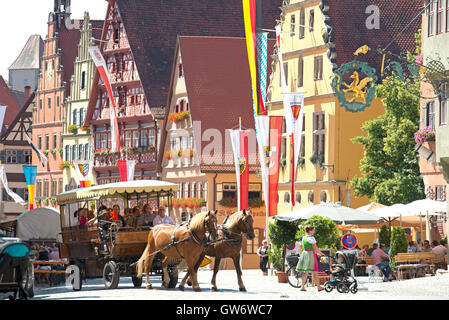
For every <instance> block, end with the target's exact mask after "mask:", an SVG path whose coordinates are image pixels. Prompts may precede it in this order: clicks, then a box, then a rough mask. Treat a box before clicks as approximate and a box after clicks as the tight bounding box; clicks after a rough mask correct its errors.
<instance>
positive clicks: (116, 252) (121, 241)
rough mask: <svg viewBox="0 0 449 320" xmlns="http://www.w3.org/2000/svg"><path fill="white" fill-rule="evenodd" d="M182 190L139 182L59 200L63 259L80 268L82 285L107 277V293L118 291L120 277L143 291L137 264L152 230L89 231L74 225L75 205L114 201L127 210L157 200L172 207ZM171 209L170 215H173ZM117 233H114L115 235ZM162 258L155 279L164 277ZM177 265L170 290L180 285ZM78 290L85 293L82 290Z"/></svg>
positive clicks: (71, 194)
mask: <svg viewBox="0 0 449 320" xmlns="http://www.w3.org/2000/svg"><path fill="white" fill-rule="evenodd" d="M178 190H179V186H178V185H177V184H173V183H168V182H165V181H160V180H137V181H128V182H117V183H110V184H104V185H99V186H93V187H88V188H81V189H75V190H71V191H67V192H64V193H61V194H60V195H58V196H57V201H58V204H59V205H60V212H61V230H62V243H60V256H61V258H68V259H69V260H70V264H71V265H76V266H77V267H78V268H79V270H80V274H81V281H80V283H82V280H84V279H87V278H96V277H103V280H104V284H105V287H106V288H107V289H115V288H117V286H118V284H119V281H120V276H130V277H132V281H133V284H134V286H136V287H140V286H141V284H142V278H137V277H136V268H135V265H134V263H135V262H136V261H137V260H138V259H139V258H140V256H141V255H142V253H143V251H144V249H145V246H146V243H147V238H148V233H149V231H150V227H141V228H137V229H136V228H123V227H121V228H119V227H117V226H116V225H115V224H114V223H111V225H110V227H109V231H105V230H103V229H102V228H101V227H99V226H95V227H87V226H77V225H71V220H72V219H71V218H70V214H72V213H71V212H70V211H71V210H73V208H71V207H70V206H71V205H74V204H75V207H76V204H77V205H78V206H79V207H80V208H81V207H87V208H89V206H90V205H91V204H92V203H93V202H95V206H96V208H98V207H99V206H100V204H101V203H102V202H103V201H106V200H111V199H115V200H117V199H121V200H123V204H124V207H125V208H127V207H128V206H129V203H130V202H131V201H134V202H136V201H145V200H146V201H149V200H156V201H157V206H159V203H160V199H162V198H164V197H165V198H168V200H169V204H170V203H172V201H171V199H172V197H173V194H174V192H176V191H178ZM170 207H171V206H170V205H169V215H170V211H171V210H170ZM112 230H114V231H112ZM162 257H163V256H162V255H161V254H159V255H156V257H155V262H154V263H153V268H152V275H162V268H161V260H162ZM176 265H177V263H172V264H170V266H169V275H170V287H175V286H176V284H177V281H178V272H177V267H176ZM74 290H81V286H80V287H77V288H75V286H74Z"/></svg>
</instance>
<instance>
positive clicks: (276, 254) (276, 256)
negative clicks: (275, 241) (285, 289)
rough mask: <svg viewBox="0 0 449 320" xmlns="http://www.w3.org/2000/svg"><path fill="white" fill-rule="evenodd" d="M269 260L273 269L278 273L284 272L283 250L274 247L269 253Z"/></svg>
mask: <svg viewBox="0 0 449 320" xmlns="http://www.w3.org/2000/svg"><path fill="white" fill-rule="evenodd" d="M268 259H269V260H270V261H271V263H272V264H273V268H275V269H276V270H278V271H282V269H283V265H284V264H283V262H282V250H281V249H279V248H278V247H277V246H273V247H272V249H270V250H269V251H268Z"/></svg>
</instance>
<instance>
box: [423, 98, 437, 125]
mask: <svg viewBox="0 0 449 320" xmlns="http://www.w3.org/2000/svg"><path fill="white" fill-rule="evenodd" d="M423 116H424V119H423V123H424V126H426V127H431V128H432V129H435V102H434V101H431V102H428V103H426V104H425V105H424V110H423Z"/></svg>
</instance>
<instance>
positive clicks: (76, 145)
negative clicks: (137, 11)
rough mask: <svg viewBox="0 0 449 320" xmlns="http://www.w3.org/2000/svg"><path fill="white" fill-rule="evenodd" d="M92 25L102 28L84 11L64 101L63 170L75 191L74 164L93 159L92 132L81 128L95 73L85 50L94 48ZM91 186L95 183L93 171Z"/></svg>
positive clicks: (64, 180)
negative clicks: (68, 88)
mask: <svg viewBox="0 0 449 320" xmlns="http://www.w3.org/2000/svg"><path fill="white" fill-rule="evenodd" d="M93 26H95V27H96V28H97V29H98V28H101V27H102V21H96V20H95V21H91V20H90V18H89V14H88V13H87V12H86V13H85V15H84V21H83V26H82V28H81V38H80V42H79V45H78V56H77V57H76V60H75V62H74V73H73V76H72V79H71V87H70V96H69V97H68V98H67V108H66V116H65V122H64V128H63V135H62V141H63V150H62V152H63V153H64V161H63V162H62V169H63V184H64V189H65V190H68V189H74V188H77V187H78V185H79V184H80V183H79V179H78V177H77V174H76V171H75V168H74V166H73V161H76V160H92V158H93V145H94V144H93V136H92V133H91V131H90V129H89V128H84V127H83V126H82V124H83V123H84V118H85V116H86V111H87V105H88V103H89V99H90V95H91V90H92V81H93V76H94V72H95V65H94V63H93V60H92V58H91V57H90V54H89V51H88V48H89V46H91V45H95V42H93V41H92V37H93V34H92V28H93ZM97 33H98V32H97ZM91 184H96V179H95V176H94V173H93V171H92V181H91Z"/></svg>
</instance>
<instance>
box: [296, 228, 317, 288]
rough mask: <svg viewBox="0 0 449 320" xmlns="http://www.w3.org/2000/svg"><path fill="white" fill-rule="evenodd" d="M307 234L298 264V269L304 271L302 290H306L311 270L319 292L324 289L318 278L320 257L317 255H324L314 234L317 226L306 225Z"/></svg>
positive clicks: (303, 239)
mask: <svg viewBox="0 0 449 320" xmlns="http://www.w3.org/2000/svg"><path fill="white" fill-rule="evenodd" d="M305 231H306V235H305V236H304V237H303V238H302V248H303V251H302V253H301V255H300V256H299V260H298V264H297V266H296V271H298V272H304V274H303V276H302V285H301V291H306V289H305V283H306V281H307V277H308V275H309V272H311V273H312V282H313V283H315V285H316V286H317V290H318V292H319V291H321V290H324V288H323V287H322V286H320V283H319V279H318V259H317V256H320V257H321V256H324V254H323V253H322V252H321V250H320V249H318V246H317V245H316V239H315V237H314V236H313V235H314V234H315V227H313V226H310V225H309V226H306V227H305Z"/></svg>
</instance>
